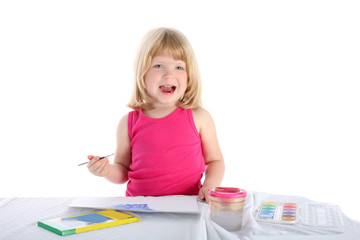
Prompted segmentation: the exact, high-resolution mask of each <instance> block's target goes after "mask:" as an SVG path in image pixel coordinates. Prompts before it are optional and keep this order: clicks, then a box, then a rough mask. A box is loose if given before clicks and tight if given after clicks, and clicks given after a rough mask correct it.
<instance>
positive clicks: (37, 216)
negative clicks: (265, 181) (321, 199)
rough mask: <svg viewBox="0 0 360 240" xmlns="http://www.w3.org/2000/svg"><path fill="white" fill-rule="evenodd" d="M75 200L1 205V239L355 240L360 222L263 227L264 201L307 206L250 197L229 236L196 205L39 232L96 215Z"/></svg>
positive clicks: (281, 198)
mask: <svg viewBox="0 0 360 240" xmlns="http://www.w3.org/2000/svg"><path fill="white" fill-rule="evenodd" d="M72 200H73V198H12V199H2V200H1V201H0V239H4V240H5V239H6V240H12V239H14V240H21V239H27V240H28V239H29V240H31V239H36V240H41V239H46V240H48V239H66V240H71V239H107V240H112V239H127V240H128V239H129V240H132V239H156V240H159V239H172V240H176V239H179V240H185V239H191V240H193V239H210V240H212V239H214V240H216V239H234V240H236V239H242V240H278V239H279V240H282V239H287V240H300V239H301V240H307V239H309V240H310V239H311V240H335V239H336V240H359V239H360V222H358V221H355V220H352V219H349V218H348V217H346V216H345V215H343V220H344V227H343V228H341V229H331V228H318V227H310V226H303V225H300V224H297V225H290V226H288V225H279V224H266V223H260V222H256V221H255V217H254V214H255V209H256V208H257V207H258V206H259V205H260V203H261V202H263V201H268V200H269V201H291V202H296V203H299V204H301V203H303V202H308V201H310V200H308V199H306V198H303V197H296V196H279V195H271V194H266V193H256V192H254V193H248V198H247V200H246V204H245V211H244V219H243V227H242V230H241V231H239V232H228V231H226V230H225V229H223V228H222V227H220V226H218V225H217V224H215V223H213V222H212V221H211V220H210V211H209V206H208V205H207V204H205V203H203V202H202V201H199V202H198V205H199V209H200V214H172V213H138V215H140V217H141V221H140V222H136V223H131V224H126V225H120V226H117V227H112V228H105V229H100V230H96V231H91V232H85V233H80V234H74V235H69V236H65V237H62V236H59V235H56V234H54V233H52V232H50V231H47V230H45V229H43V228H40V227H38V226H37V222H38V221H39V220H45V219H50V218H56V217H63V216H70V215H75V214H81V213H87V212H90V211H96V209H82V208H70V207H68V205H69V204H70V203H71V201H72Z"/></svg>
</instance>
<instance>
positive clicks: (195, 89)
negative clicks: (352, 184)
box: [127, 28, 201, 109]
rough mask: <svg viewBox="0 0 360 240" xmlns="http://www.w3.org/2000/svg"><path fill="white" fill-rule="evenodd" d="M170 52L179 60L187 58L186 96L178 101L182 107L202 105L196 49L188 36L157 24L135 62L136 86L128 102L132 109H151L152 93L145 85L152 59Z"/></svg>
mask: <svg viewBox="0 0 360 240" xmlns="http://www.w3.org/2000/svg"><path fill="white" fill-rule="evenodd" d="M162 54H164V55H166V54H168V55H171V56H172V57H173V58H174V59H176V60H181V61H184V62H185V64H186V71H187V76H188V82H187V88H186V90H185V93H184V97H183V98H182V99H181V100H180V99H179V102H178V103H177V105H178V106H180V107H182V108H198V107H200V106H201V79H200V72H199V67H198V64H197V61H196V58H195V54H194V51H193V49H192V47H191V45H190V42H189V41H188V40H187V38H186V37H185V36H184V35H183V34H182V33H181V32H179V31H178V30H176V29H172V28H157V29H153V30H151V31H150V32H148V33H147V34H146V35H145V36H144V38H143V40H142V42H141V44H140V47H139V49H138V53H137V56H136V59H135V65H134V78H135V86H134V90H133V93H132V97H131V99H130V102H129V104H128V105H127V106H128V107H130V108H133V109H139V108H142V109H151V108H150V107H149V103H151V101H150V96H149V95H148V93H147V91H146V88H145V74H146V72H147V71H148V70H149V68H150V64H151V61H152V59H153V58H154V57H156V56H159V55H162Z"/></svg>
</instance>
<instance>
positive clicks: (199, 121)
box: [193, 107, 214, 133]
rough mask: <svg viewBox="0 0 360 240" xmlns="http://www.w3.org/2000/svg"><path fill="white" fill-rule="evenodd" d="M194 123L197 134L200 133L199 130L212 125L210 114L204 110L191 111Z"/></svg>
mask: <svg viewBox="0 0 360 240" xmlns="http://www.w3.org/2000/svg"><path fill="white" fill-rule="evenodd" d="M193 116H194V122H195V125H196V128H197V130H198V132H199V133H200V132H201V129H203V128H204V127H208V126H209V125H213V124H214V123H213V119H212V117H211V115H210V113H209V112H208V111H207V110H206V109H204V108H201V107H200V108H196V109H193Z"/></svg>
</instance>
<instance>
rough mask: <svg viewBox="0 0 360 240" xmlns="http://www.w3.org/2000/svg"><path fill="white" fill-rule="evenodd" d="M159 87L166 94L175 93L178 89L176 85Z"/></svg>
mask: <svg viewBox="0 0 360 240" xmlns="http://www.w3.org/2000/svg"><path fill="white" fill-rule="evenodd" d="M159 88H160V91H161V92H162V93H166V94H169V93H173V92H174V91H175V89H176V87H175V86H173V85H162V86H160V87H159Z"/></svg>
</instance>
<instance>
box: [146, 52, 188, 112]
mask: <svg viewBox="0 0 360 240" xmlns="http://www.w3.org/2000/svg"><path fill="white" fill-rule="evenodd" d="M187 79H188V77H187V72H186V64H185V62H184V61H181V60H175V59H174V58H173V57H172V56H169V55H160V56H156V57H154V58H153V59H152V61H151V65H150V68H149V70H148V71H147V72H146V74H145V87H146V90H147V92H148V94H149V95H150V97H151V100H152V102H151V103H152V106H153V107H155V108H156V107H166V106H170V107H174V106H175V105H176V103H177V102H178V101H179V99H180V98H182V97H183V95H184V93H185V90H186V88H187Z"/></svg>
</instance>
